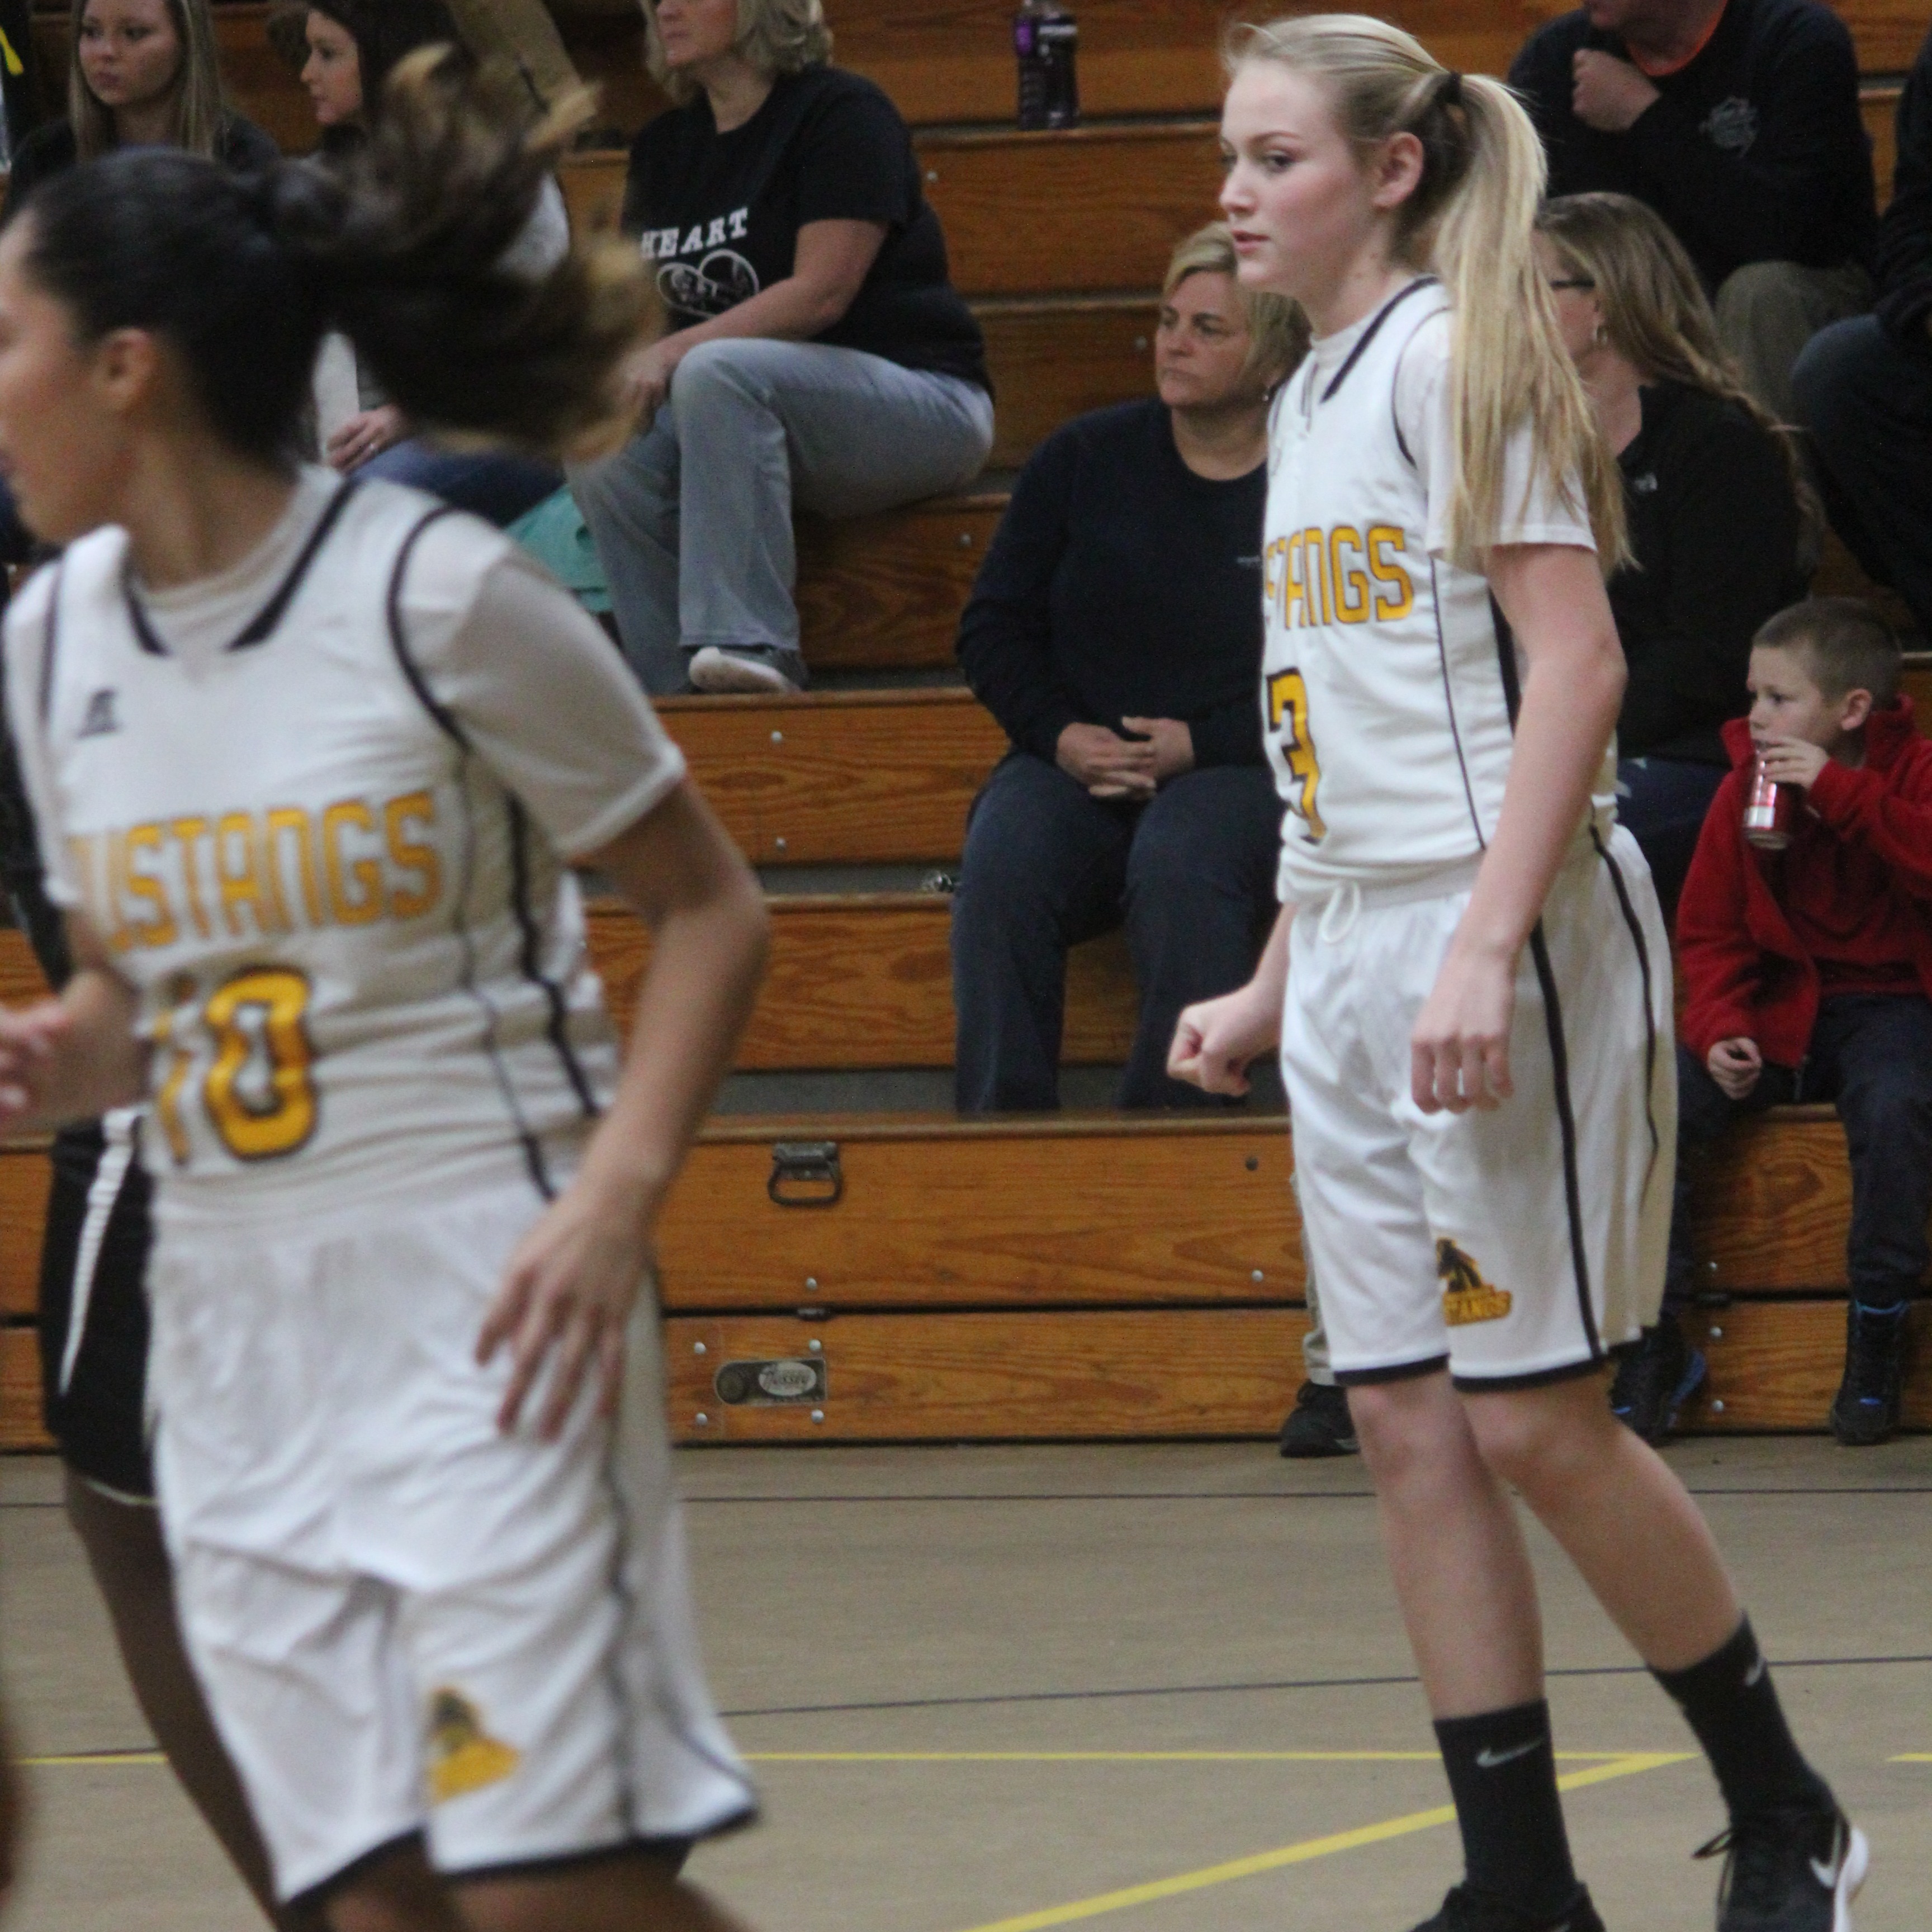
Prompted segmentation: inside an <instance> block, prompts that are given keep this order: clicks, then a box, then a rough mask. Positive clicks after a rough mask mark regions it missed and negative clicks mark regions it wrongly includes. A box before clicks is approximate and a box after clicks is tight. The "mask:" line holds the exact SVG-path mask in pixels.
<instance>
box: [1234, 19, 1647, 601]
mask: <svg viewBox="0 0 1932 1932" xmlns="http://www.w3.org/2000/svg"><path fill="white" fill-rule="evenodd" d="M1226 57H1227V62H1228V65H1229V71H1231V72H1232V71H1235V70H1236V69H1238V68H1241V67H1242V66H1244V65H1247V63H1249V62H1252V61H1274V62H1279V63H1280V65H1283V66H1285V67H1289V68H1293V69H1295V71H1297V72H1298V73H1301V74H1307V75H1308V76H1309V77H1310V78H1311V79H1313V80H1317V81H1319V83H1322V85H1323V86H1325V89H1327V90H1328V94H1329V97H1330V101H1331V106H1332V107H1333V109H1334V115H1335V119H1336V123H1337V125H1338V126H1339V127H1340V129H1341V130H1342V131H1343V134H1344V135H1346V136H1347V138H1348V139H1349V140H1351V141H1352V142H1355V144H1356V145H1358V146H1359V147H1362V148H1373V147H1379V146H1380V145H1382V143H1383V142H1386V141H1388V139H1391V137H1392V136H1394V135H1397V134H1402V133H1408V134H1413V135H1414V136H1415V137H1416V139H1418V141H1419V142H1421V145H1422V154H1423V164H1422V173H1421V179H1420V180H1419V181H1418V183H1417V184H1416V187H1415V191H1414V193H1412V194H1411V195H1410V196H1409V198H1408V199H1407V200H1406V201H1405V202H1403V205H1402V206H1401V208H1400V209H1399V210H1398V211H1397V236H1396V241H1397V253H1398V256H1399V258H1400V260H1403V261H1404V262H1406V263H1407V264H1408V265H1409V266H1412V267H1413V268H1415V269H1418V270H1422V269H1430V270H1433V272H1434V273H1435V274H1436V275H1437V276H1438V277H1439V278H1440V279H1441V281H1442V284H1443V287H1444V288H1445V290H1446V291H1447V292H1448V296H1449V300H1450V303H1451V309H1452V311H1453V312H1452V315H1451V341H1452V349H1451V360H1450V389H1449V393H1450V414H1451V425H1452V428H1453V431H1454V437H1455V441H1456V493H1455V497H1454V501H1453V502H1452V504H1451V514H1450V520H1449V543H1450V553H1451V558H1452V559H1453V560H1454V562H1457V563H1459V564H1460V565H1463V566H1464V567H1465V568H1470V569H1474V568H1477V567H1478V564H1479V561H1480V559H1481V553H1482V552H1483V551H1484V550H1486V549H1487V548H1488V547H1490V544H1491V543H1492V542H1493V539H1494V532H1496V530H1497V529H1499V528H1500V527H1501V526H1502V524H1503V523H1505V520H1507V519H1508V517H1510V516H1511V515H1512V514H1514V512H1515V511H1516V510H1517V508H1518V507H1519V506H1518V505H1515V504H1511V503H1505V502H1504V500H1503V490H1504V472H1505V458H1506V455H1507V452H1508V446H1509V443H1510V440H1511V437H1513V436H1514V435H1515V434H1517V432H1518V431H1520V429H1521V428H1522V427H1523V425H1524V423H1525V422H1527V423H1528V424H1529V426H1530V430H1531V434H1532V438H1533V440H1534V443H1535V449H1536V456H1537V461H1538V466H1539V468H1540V470H1541V475H1542V476H1543V478H1544V479H1546V480H1547V482H1548V483H1549V484H1550V487H1553V488H1554V489H1555V490H1558V491H1559V492H1560V493H1565V494H1566V495H1570V496H1573V497H1574V492H1575V490H1577V488H1578V487H1580V488H1581V490H1582V493H1583V501H1582V502H1580V503H1577V502H1574V501H1573V503H1572V507H1573V508H1576V509H1579V510H1581V511H1584V512H1586V514H1588V516H1589V522H1590V527H1591V529H1592V532H1593V533H1594V535H1595V538H1596V543H1597V551H1598V561H1599V562H1600V563H1601V565H1602V567H1603V568H1604V571H1605V572H1606V574H1607V573H1608V572H1609V571H1612V570H1613V569H1615V568H1616V567H1617V566H1618V565H1619V564H1622V563H1623V562H1627V561H1628V558H1629V555H1630V550H1629V543H1628V536H1627V535H1626V531H1625V518H1624V499H1623V486H1622V478H1620V477H1619V474H1618V472H1617V466H1616V459H1615V458H1614V457H1613V456H1612V455H1611V453H1610V449H1609V447H1608V446H1607V444H1606V443H1604V439H1603V436H1602V434H1601V431H1599V430H1598V426H1597V422H1596V419H1595V416H1594V415H1593V413H1592V410H1591V408H1590V404H1589V398H1588V397H1587V396H1586V395H1585V394H1584V392H1583V384H1582V383H1581V382H1580V380H1579V379H1578V377H1577V371H1576V369H1575V368H1574V365H1572V363H1571V360H1570V358H1569V356H1568V355H1567V354H1566V353H1565V350H1564V347H1563V341H1562V335H1561V334H1560V333H1559V331H1558V328H1557V323H1556V308H1555V305H1554V304H1553V302H1552V301H1551V299H1550V291H1549V290H1548V289H1547V287H1545V286H1544V280H1543V277H1542V275H1541V274H1540V273H1539V272H1538V269H1537V266H1536V257H1535V251H1534V249H1533V248H1532V238H1533V236H1534V234H1535V222H1536V212H1537V208H1538V205H1539V204H1540V203H1541V200H1542V198H1543V190H1544V183H1545V181H1546V179H1547V169H1546V167H1545V165H1544V157H1543V144H1542V142H1541V140H1540V139H1538V136H1537V132H1536V129H1535V126H1534V125H1533V124H1532V122H1531V121H1530V118H1529V115H1528V114H1526V113H1525V112H1524V111H1523V107H1521V105H1520V104H1519V103H1518V101H1517V98H1516V97H1515V96H1514V95H1513V94H1511V92H1510V91H1509V89H1508V88H1506V87H1505V86H1503V85H1502V83H1501V82H1500V81H1496V80H1488V79H1487V78H1484V77H1481V76H1479V75H1474V74H1470V75H1464V74H1454V73H1452V72H1451V71H1450V70H1449V69H1448V68H1445V67H1444V66H1443V65H1442V64H1441V62H1439V61H1437V60H1436V59H1435V58H1433V56H1432V55H1430V53H1429V52H1428V51H1427V49H1425V48H1424V46H1423V45H1422V43H1421V42H1420V41H1419V40H1416V39H1415V37H1414V36H1413V35H1412V34H1406V33H1404V32H1403V30H1402V29H1401V28H1400V27H1393V26H1389V25H1388V23H1386V22H1385V21H1382V20H1374V19H1372V18H1370V17H1369V16H1367V15H1366V14H1359V13H1316V14H1305V15H1303V16H1301V17H1299V18H1296V19H1289V20H1276V21H1272V22H1271V23H1269V24H1268V25H1267V26H1247V27H1240V28H1236V29H1235V31H1234V32H1233V34H1232V35H1231V36H1230V37H1229V42H1228V48H1227V56H1226Z"/></svg>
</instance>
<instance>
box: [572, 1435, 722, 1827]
mask: <svg viewBox="0 0 1932 1932" xmlns="http://www.w3.org/2000/svg"><path fill="white" fill-rule="evenodd" d="M629 1415H630V1412H629V1411H628V1409H620V1412H619V1418H618V1421H617V1422H616V1425H615V1426H614V1427H612V1428H610V1429H609V1430H606V1431H605V1432H604V1454H603V1457H602V1458H601V1460H600V1461H599V1463H598V1475H599V1477H600V1478H601V1480H602V1482H603V1486H604V1495H605V1496H606V1497H607V1499H608V1500H609V1502H610V1515H611V1520H612V1521H613V1523H614V1524H615V1525H616V1532H617V1534H616V1537H615V1538H613V1548H612V1550H611V1553H610V1594H611V1595H613V1597H615V1598H616V1600H617V1601H618V1602H619V1604H621V1605H622V1607H623V1614H624V1625H625V1629H626V1630H630V1631H634V1630H637V1629H638V1628H640V1626H641V1625H642V1624H643V1617H642V1616H641V1615H640V1612H639V1610H638V1607H637V1598H636V1596H635V1595H634V1592H632V1590H631V1586H630V1585H629V1583H628V1582H627V1581H626V1580H625V1576H624V1565H625V1560H626V1559H627V1558H628V1556H629V1554H630V1553H631V1548H632V1546H633V1545H634V1543H635V1542H636V1541H637V1531H636V1526H635V1525H634V1523H633V1522H632V1520H631V1502H630V1499H629V1497H628V1496H627V1495H626V1494H625V1490H624V1485H623V1484H622V1481H620V1480H619V1477H618V1474H617V1471H616V1455H617V1451H618V1450H619V1448H620V1446H621V1445H622V1442H623V1440H624V1430H625V1426H626V1424H627V1422H628V1418H629ZM656 1426H657V1425H656V1424H655V1422H654V1421H647V1422H646V1423H645V1424H643V1427H652V1428H654V1427H656ZM604 1671H605V1674H606V1676H607V1679H608V1680H609V1682H610V1686H611V1695H612V1696H613V1697H614V1698H615V1700H616V1706H617V1709H618V1710H619V1712H621V1713H622V1718H623V1722H622V1727H621V1729H620V1731H619V1738H618V1742H617V1752H616V1755H617V1764H618V1773H617V1784H618V1789H619V1791H620V1792H621V1793H622V1795H623V1800H624V1815H625V1819H626V1820H628V1823H629V1824H630V1826H631V1829H632V1830H637V1829H638V1823H637V1789H636V1781H635V1780H634V1778H633V1777H632V1776H631V1766H630V1760H629V1754H628V1750H627V1748H626V1747H627V1745H628V1742H629V1740H630V1739H631V1738H632V1737H634V1736H635V1735H636V1733H635V1731H634V1729H633V1726H634V1721H635V1718H636V1712H635V1711H634V1709H633V1706H632V1700H631V1694H630V1690H629V1687H628V1685H626V1684H625V1681H624V1675H623V1670H622V1665H621V1664H620V1663H619V1660H618V1658H616V1656H615V1655H610V1656H609V1657H607V1658H606V1660H605V1663H604ZM648 1696H649V1699H650V1701H651V1703H652V1704H653V1705H654V1706H655V1707H656V1710H657V1714H658V1717H659V1718H661V1720H662V1721H663V1724H664V1729H665V1730H667V1732H668V1733H670V1736H672V1737H673V1738H674V1739H676V1741H677V1742H679V1744H680V1745H682V1746H683V1747H684V1748H685V1750H686V1751H688V1752H689V1753H690V1754H691V1756H692V1757H694V1758H696V1759H697V1761H698V1762H699V1763H700V1764H703V1765H707V1766H709V1767H710V1769H712V1770H713V1771H715V1772H717V1774H718V1776H719V1777H720V1778H728V1779H729V1780H730V1781H731V1783H733V1784H735V1785H736V1786H737V1787H738V1789H739V1790H740V1791H742V1793H744V1794H745V1804H744V1808H743V1809H742V1811H734V1812H733V1813H732V1814H730V1816H729V1817H727V1818H724V1819H723V1820H720V1821H719V1823H717V1824H715V1825H712V1826H708V1827H707V1828H706V1829H705V1830H703V1831H702V1832H697V1833H695V1834H694V1835H693V1836H692V1838H691V1839H690V1840H688V1841H687V1842H688V1843H695V1842H696V1841H697V1839H699V1838H718V1837H721V1836H722V1835H724V1834H725V1833H726V1832H735V1831H738V1830H739V1829H742V1827H743V1826H746V1825H749V1824H751V1823H754V1821H755V1820H756V1819H757V1815H758V1791H757V1786H756V1785H754V1784H752V1783H751V1780H750V1779H749V1778H747V1777H746V1776H745V1774H744V1772H742V1770H741V1769H739V1767H738V1766H736V1765H734V1764H733V1763H730V1762H729V1761H728V1760H726V1759H724V1758H721V1757H719V1756H718V1754H717V1753H716V1752H715V1751H713V1750H712V1749H711V1748H710V1747H709V1745H707V1744H706V1743H705V1742H704V1740H703V1739H702V1738H699V1737H694V1736H692V1735H691V1731H690V1730H689V1729H688V1727H687V1726H686V1725H685V1722H684V1718H683V1714H682V1712H680V1711H679V1709H678V1708H677V1707H676V1705H675V1704H673V1703H672V1702H671V1700H670V1697H668V1696H667V1694H666V1692H665V1688H664V1673H663V1672H662V1671H661V1670H654V1671H652V1673H651V1674H650V1689H649V1692H648Z"/></svg>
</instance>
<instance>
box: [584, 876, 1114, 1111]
mask: <svg viewBox="0 0 1932 1932" xmlns="http://www.w3.org/2000/svg"><path fill="white" fill-rule="evenodd" d="M768 904H769V908H770V912H771V916H772V954H771V963H770V966H769V970H768V971H767V972H766V976H765V986H764V991H763V993H762V994H761V995H760V998H759V1001H758V1005H757V1011H756V1012H755V1013H753V1014H752V1016H751V1025H749V1027H748V1028H747V1029H746V1030H745V1038H744V1040H743V1042H742V1044H741V1045H740V1046H739V1052H738V1063H737V1064H738V1070H739V1072H740V1073H808V1072H818V1071H853V1070H868V1069H873V1068H880V1069H883V1068H892V1067H926V1068H934V1067H941V1068H943V1067H950V1066H951V1065H952V1064H953V1028H954V1016H953V969H952V961H951V957H950V953H949V952H948V950H947V943H948V939H949V937H950V932H951V920H952V902H951V901H950V899H948V898H944V897H943V896H941V895H938V894H935V893H929V892H873V893H867V894H863V895H849V896H848V895H829V894H817V893H809V894H808V893H796V894H793V893H786V894H783V895H779V896H777V897H775V898H772V899H771V900H769V901H768ZM590 947H591V956H592V959H593V961H594V962H595V965H596V968H597V971H598V974H600V975H601V977H602V979H603V981H604V988H605V990H606V992H607V994H608V995H609V998H610V1004H611V1009H612V1010H613V1013H616V1015H617V1016H619V1019H620V1021H625V1019H626V1016H628V1013H629V1012H630V1010H631V1007H632V1006H633V1004H634V1002H635V998H636V989H637V986H638V984H639V983H640V980H641V977H642V975H643V970H644V966H645V963H646V961H647V960H648V959H649V941H647V940H646V938H645V936H644V933H643V929H642V928H641V927H640V926H639V925H638V924H637V921H636V920H635V919H633V918H632V917H631V916H630V914H629V913H628V912H626V911H625V910H622V908H621V907H616V906H613V905H611V904H599V905H597V906H594V907H592V910H591V918H590ZM1135 1013H1136V998H1135V993H1134V984H1133V968H1132V967H1131V966H1130V964H1129V962H1128V959H1127V947H1126V946H1125V944H1124V943H1123V942H1122V941H1121V937H1120V935H1118V933H1112V934H1109V935H1107V936H1106V938H1103V939H1096V940H1091V941H1088V944H1085V945H1084V946H1077V947H1075V948H1074V949H1073V954H1072V956H1071V957H1070V959H1069V960H1068V962H1067V1022H1066V1034H1065V1037H1064V1042H1063V1044H1062V1047H1061V1058H1062V1060H1063V1061H1064V1063H1065V1064H1067V1066H1070V1067H1114V1066H1118V1065H1119V1064H1121V1062H1122V1061H1124V1060H1125V1059H1126V1058H1127V1053H1128V1050H1129V1049H1130V1046H1131V1045H1132V1043H1133V1031H1134V1016H1135Z"/></svg>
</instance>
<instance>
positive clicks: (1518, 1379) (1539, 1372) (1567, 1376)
mask: <svg viewBox="0 0 1932 1932" xmlns="http://www.w3.org/2000/svg"><path fill="white" fill-rule="evenodd" d="M1635 1346H1637V1345H1636V1344H1635V1343H1631V1344H1629V1347H1631V1348H1634V1347H1635ZM1621 1349H1622V1345H1619V1349H1613V1350H1612V1351H1611V1353H1612V1354H1613V1355H1614V1354H1616V1353H1619V1352H1620V1350H1621ZM1622 1352H1628V1351H1627V1350H1623V1351H1622ZM1603 1366H1604V1358H1603V1357H1602V1356H1601V1355H1592V1357H1591V1358H1590V1359H1589V1361H1586V1362H1566V1363H1565V1364H1563V1365H1562V1367H1560V1368H1554V1369H1532V1370H1529V1371H1528V1372H1527V1373H1525V1374H1523V1375H1520V1376H1451V1377H1450V1382H1451V1384H1452V1385H1454V1388H1456V1389H1457V1391H1458V1393H1460V1394H1463V1395H1501V1394H1505V1392H1507V1391H1509V1390H1511V1389H1533V1388H1549V1387H1550V1385H1551V1384H1552V1383H1553V1382H1576V1381H1578V1380H1579V1379H1581V1378H1582V1377H1583V1376H1594V1375H1597V1374H1599V1373H1601V1371H1602V1369H1603Z"/></svg>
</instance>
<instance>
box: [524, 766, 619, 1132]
mask: <svg viewBox="0 0 1932 1932" xmlns="http://www.w3.org/2000/svg"><path fill="white" fill-rule="evenodd" d="M504 799H505V804H506V805H508V808H509V813H510V909H511V911H512V912H514V913H515V914H516V919H517V931H518V932H519V933H520V934H521V935H522V937H523V946H522V949H521V956H520V961H519V963H520V965H521V966H522V967H523V977H524V978H525V979H526V980H529V982H530V983H531V984H532V986H539V987H541V989H543V996H544V1004H546V1005H547V1006H548V1007H549V1008H550V1022H549V1024H548V1025H547V1027H546V1028H545V1029H544V1031H545V1032H546V1033H547V1034H548V1035H549V1037H550V1045H551V1046H553V1047H554V1048H555V1049H556V1057H557V1058H558V1059H559V1060H560V1061H562V1063H563V1071H564V1075H565V1078H566V1079H568V1081H569V1082H570V1084H571V1088H572V1090H573V1091H574V1092H575V1094H576V1095H577V1105H578V1106H580V1107H581V1108H582V1109H583V1118H585V1119H586V1121H594V1120H595V1119H596V1118H597V1117H598V1115H599V1114H600V1113H601V1112H602V1111H603V1109H601V1108H600V1107H599V1106H598V1104H597V1097H596V1095H595V1094H593V1093H592V1091H591V1089H590V1082H589V1079H588V1078H587V1077H586V1075H585V1073H584V1071H583V1067H582V1065H581V1064H580V1062H579V1061H578V1060H577V1049H575V1048H574V1047H573V1046H571V1043H570V1034H569V1031H568V1026H569V1021H570V1008H569V1007H568V1004H566V1003H565V999H564V997H563V989H562V987H561V986H559V985H558V984H557V983H556V981H555V980H553V979H552V978H551V977H550V975H549V974H547V973H546V972H545V971H544V970H543V960H542V956H541V946H542V939H541V935H540V934H539V933H538V931H537V922H536V915H535V913H534V911H532V909H531V906H530V865H529V850H528V847H527V845H526V841H527V840H528V838H529V817H528V815H527V814H526V813H525V811H524V810H523V805H522V802H521V801H520V800H519V799H517V798H515V797H514V796H512V795H511V794H509V793H505V795H504Z"/></svg>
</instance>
